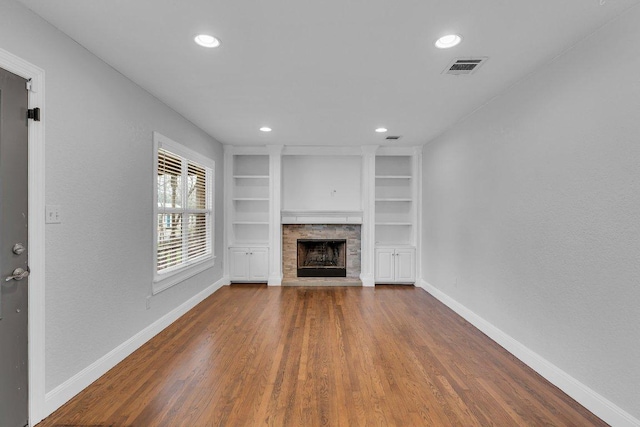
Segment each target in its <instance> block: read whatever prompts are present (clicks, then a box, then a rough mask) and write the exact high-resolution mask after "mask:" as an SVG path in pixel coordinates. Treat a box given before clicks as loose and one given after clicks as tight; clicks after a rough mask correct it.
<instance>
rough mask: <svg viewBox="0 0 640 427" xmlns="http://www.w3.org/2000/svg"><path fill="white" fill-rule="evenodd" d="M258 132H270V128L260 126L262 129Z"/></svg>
mask: <svg viewBox="0 0 640 427" xmlns="http://www.w3.org/2000/svg"><path fill="white" fill-rule="evenodd" d="M260 130H261V131H262V132H271V128H270V127H267V126H262V127H261V128H260Z"/></svg>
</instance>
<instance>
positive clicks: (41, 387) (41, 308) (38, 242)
mask: <svg viewBox="0 0 640 427" xmlns="http://www.w3.org/2000/svg"><path fill="white" fill-rule="evenodd" d="M0 67H1V68H3V69H5V70H7V71H9V72H12V73H14V74H16V75H19V76H20V77H23V78H25V79H31V90H30V91H29V108H34V107H39V108H40V110H41V113H40V122H34V121H33V120H29V124H28V126H29V130H28V132H29V184H28V185H29V190H28V191H29V268H30V269H31V275H30V276H29V331H28V334H29V422H30V424H31V425H35V424H36V423H38V422H40V421H41V420H42V419H43V418H44V417H45V415H46V414H45V413H44V409H43V408H44V401H45V340H44V334H45V295H44V290H45V272H44V266H45V262H44V258H45V251H44V246H45V238H44V233H45V228H44V206H45V188H44V187H45V176H44V168H45V162H44V141H45V140H44V123H45V118H46V115H47V110H46V108H44V107H45V104H44V70H43V69H42V68H40V67H37V66H35V65H33V64H31V63H29V62H27V61H24V60H22V59H21V58H19V57H17V56H15V55H13V54H12V53H9V52H7V51H6V50H4V49H1V48H0Z"/></svg>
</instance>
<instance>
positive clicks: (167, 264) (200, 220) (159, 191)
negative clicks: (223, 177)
mask: <svg viewBox="0 0 640 427" xmlns="http://www.w3.org/2000/svg"><path fill="white" fill-rule="evenodd" d="M154 148H155V150H154V152H155V198H154V199H155V200H154V207H155V208H154V218H155V220H154V221H155V227H154V228H155V239H154V240H155V251H154V252H155V256H154V258H155V259H154V264H155V266H154V269H155V280H154V293H157V292H160V291H161V290H163V289H166V288H168V287H170V286H172V285H174V284H176V283H178V282H180V281H182V280H185V279H186V278H188V277H191V276H193V275H195V274H197V273H199V272H200V271H203V270H204V269H206V268H209V267H211V266H212V263H213V258H214V256H213V171H214V162H213V160H211V159H208V158H206V157H204V156H202V155H200V154H198V153H195V152H193V151H192V150H190V149H188V148H186V147H184V146H183V145H181V144H178V143H177V142H175V141H172V140H170V139H169V138H167V137H165V136H163V135H160V134H159V133H157V132H154ZM196 265H198V268H196Z"/></svg>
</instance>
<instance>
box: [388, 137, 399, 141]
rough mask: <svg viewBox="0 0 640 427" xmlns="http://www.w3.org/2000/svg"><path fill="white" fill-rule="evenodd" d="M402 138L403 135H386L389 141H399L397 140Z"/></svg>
mask: <svg viewBox="0 0 640 427" xmlns="http://www.w3.org/2000/svg"><path fill="white" fill-rule="evenodd" d="M400 138H402V137H401V136H388V137H386V138H385V139H386V140H387V141H397V140H399V139H400Z"/></svg>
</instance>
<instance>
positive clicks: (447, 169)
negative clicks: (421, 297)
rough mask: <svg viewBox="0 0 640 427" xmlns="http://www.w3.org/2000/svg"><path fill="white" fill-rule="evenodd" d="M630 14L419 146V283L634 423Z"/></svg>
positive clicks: (634, 41)
mask: <svg viewBox="0 0 640 427" xmlns="http://www.w3.org/2000/svg"><path fill="white" fill-rule="evenodd" d="M639 22H640V7H636V8H634V9H633V10H631V11H630V12H628V13H626V14H625V15H624V16H623V17H621V18H620V19H618V20H617V21H614V22H612V23H609V24H608V25H607V26H605V27H604V28H602V29H601V30H600V31H598V32H597V33H596V34H594V35H592V36H591V37H590V38H588V39H586V40H584V41H583V42H582V43H580V44H579V45H577V46H576V47H575V48H573V49H572V50H571V51H569V52H568V53H566V54H564V55H563V56H561V57H559V58H557V59H556V60H555V61H554V62H553V63H552V64H549V65H547V66H545V67H544V68H543V69H541V70H539V71H538V72H537V73H535V74H534V75H532V76H531V77H530V78H528V79H527V80H525V81H523V82H521V83H519V84H517V85H516V86H514V87H512V88H511V89H510V90H509V91H508V92H507V93H505V94H503V95H502V96H500V97H499V98H497V99H495V100H494V101H493V102H491V103H490V104H488V105H487V106H485V107H484V108H482V109H481V110H479V111H478V112H477V113H476V114H474V115H472V116H471V117H469V118H468V119H467V120H465V121H464V122H462V123H460V124H458V125H457V126H455V127H454V128H453V129H451V130H450V131H449V132H447V133H446V134H444V135H443V136H441V137H439V138H437V139H436V140H435V141H432V142H431V143H429V144H427V145H426V146H425V150H424V158H423V159H424V160H423V167H424V169H423V174H424V175H423V176H424V178H423V180H424V182H423V196H424V197H423V220H424V225H423V230H424V233H423V248H424V252H423V259H422V264H423V276H424V279H425V280H426V282H428V283H430V284H431V285H433V286H435V287H436V288H437V289H438V290H440V291H442V292H444V293H445V294H447V295H448V296H450V297H452V298H453V299H455V300H457V301H458V302H459V303H461V304H463V305H464V306H466V307H467V308H469V309H470V310H472V311H473V312H475V313H476V314H478V315H479V316H481V317H483V318H484V319H485V320H487V321H489V322H490V323H492V324H493V325H494V326H496V327H498V328H499V329H501V330H502V331H504V332H506V333H507V334H508V335H510V336H511V337H513V338H515V339H517V340H518V341H520V342H521V343H522V344H524V345H525V346H527V347H528V348H529V349H531V350H533V351H534V352H537V353H538V354H539V355H541V356H542V357H544V358H546V359H547V360H548V361H550V362H551V363H553V364H554V365H556V366H557V367H559V368H560V369H562V370H564V371H565V372H566V373H568V374H569V375H571V376H573V377H574V378H575V379H577V380H578V381H580V382H582V383H583V384H585V385H586V386H588V387H590V388H591V389H592V390H594V391H595V392H597V393H599V394H600V395H602V396H604V397H605V398H607V399H609V400H610V401H612V402H613V403H614V404H616V405H618V406H619V407H620V408H622V409H623V410H625V411H627V412H628V413H629V414H631V415H633V416H634V417H636V418H640V362H639V361H640V121H639V120H640V78H639V77H638V76H639V74H638V70H639V69H640V55H639V54H638V52H640V25H638V23H639ZM456 278H457V282H456Z"/></svg>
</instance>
